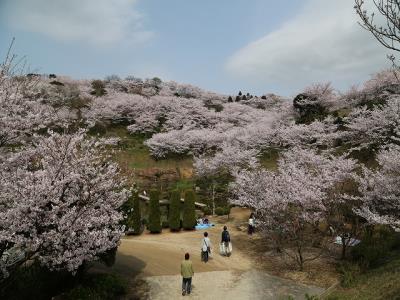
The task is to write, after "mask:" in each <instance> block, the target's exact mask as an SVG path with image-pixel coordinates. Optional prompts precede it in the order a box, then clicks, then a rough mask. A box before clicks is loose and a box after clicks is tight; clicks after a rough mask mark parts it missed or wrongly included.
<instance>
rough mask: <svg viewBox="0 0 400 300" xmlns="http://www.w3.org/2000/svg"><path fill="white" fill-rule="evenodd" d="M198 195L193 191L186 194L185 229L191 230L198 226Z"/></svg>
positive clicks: (184, 207) (184, 209)
mask: <svg viewBox="0 0 400 300" xmlns="http://www.w3.org/2000/svg"><path fill="white" fill-rule="evenodd" d="M195 201H196V194H195V193H194V191H193V190H189V191H187V192H186V193H185V204H184V206H183V228H184V229H187V230H191V229H193V228H194V226H196V207H195V204H194V203H195Z"/></svg>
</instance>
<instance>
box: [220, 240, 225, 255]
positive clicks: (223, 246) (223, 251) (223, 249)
mask: <svg viewBox="0 0 400 300" xmlns="http://www.w3.org/2000/svg"><path fill="white" fill-rule="evenodd" d="M219 254H221V255H225V245H224V243H220V244H219Z"/></svg>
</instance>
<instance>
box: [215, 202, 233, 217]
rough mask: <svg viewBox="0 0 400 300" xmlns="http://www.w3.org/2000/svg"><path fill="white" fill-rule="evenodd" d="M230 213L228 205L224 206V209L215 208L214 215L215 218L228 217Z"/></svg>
mask: <svg viewBox="0 0 400 300" xmlns="http://www.w3.org/2000/svg"><path fill="white" fill-rule="evenodd" d="M230 212H231V207H230V206H229V205H228V206H224V207H217V208H216V209H215V214H216V215H217V216H224V215H229V214H230Z"/></svg>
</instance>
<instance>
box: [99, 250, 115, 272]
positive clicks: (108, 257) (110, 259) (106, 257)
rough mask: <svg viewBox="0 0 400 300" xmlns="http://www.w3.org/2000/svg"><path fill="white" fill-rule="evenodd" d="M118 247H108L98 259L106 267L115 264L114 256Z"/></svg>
mask: <svg viewBox="0 0 400 300" xmlns="http://www.w3.org/2000/svg"><path fill="white" fill-rule="evenodd" d="M117 250H118V247H114V248H111V249H108V250H107V251H105V252H104V253H102V254H100V255H99V259H100V261H101V262H102V263H103V264H105V265H106V266H107V267H112V266H113V265H114V264H115V258H116V256H117Z"/></svg>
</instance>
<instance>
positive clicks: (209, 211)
mask: <svg viewBox="0 0 400 300" xmlns="http://www.w3.org/2000/svg"><path fill="white" fill-rule="evenodd" d="M202 210H203V213H204V215H206V216H209V215H211V214H212V210H211V208H209V207H208V206H206V207H203V209H202Z"/></svg>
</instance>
